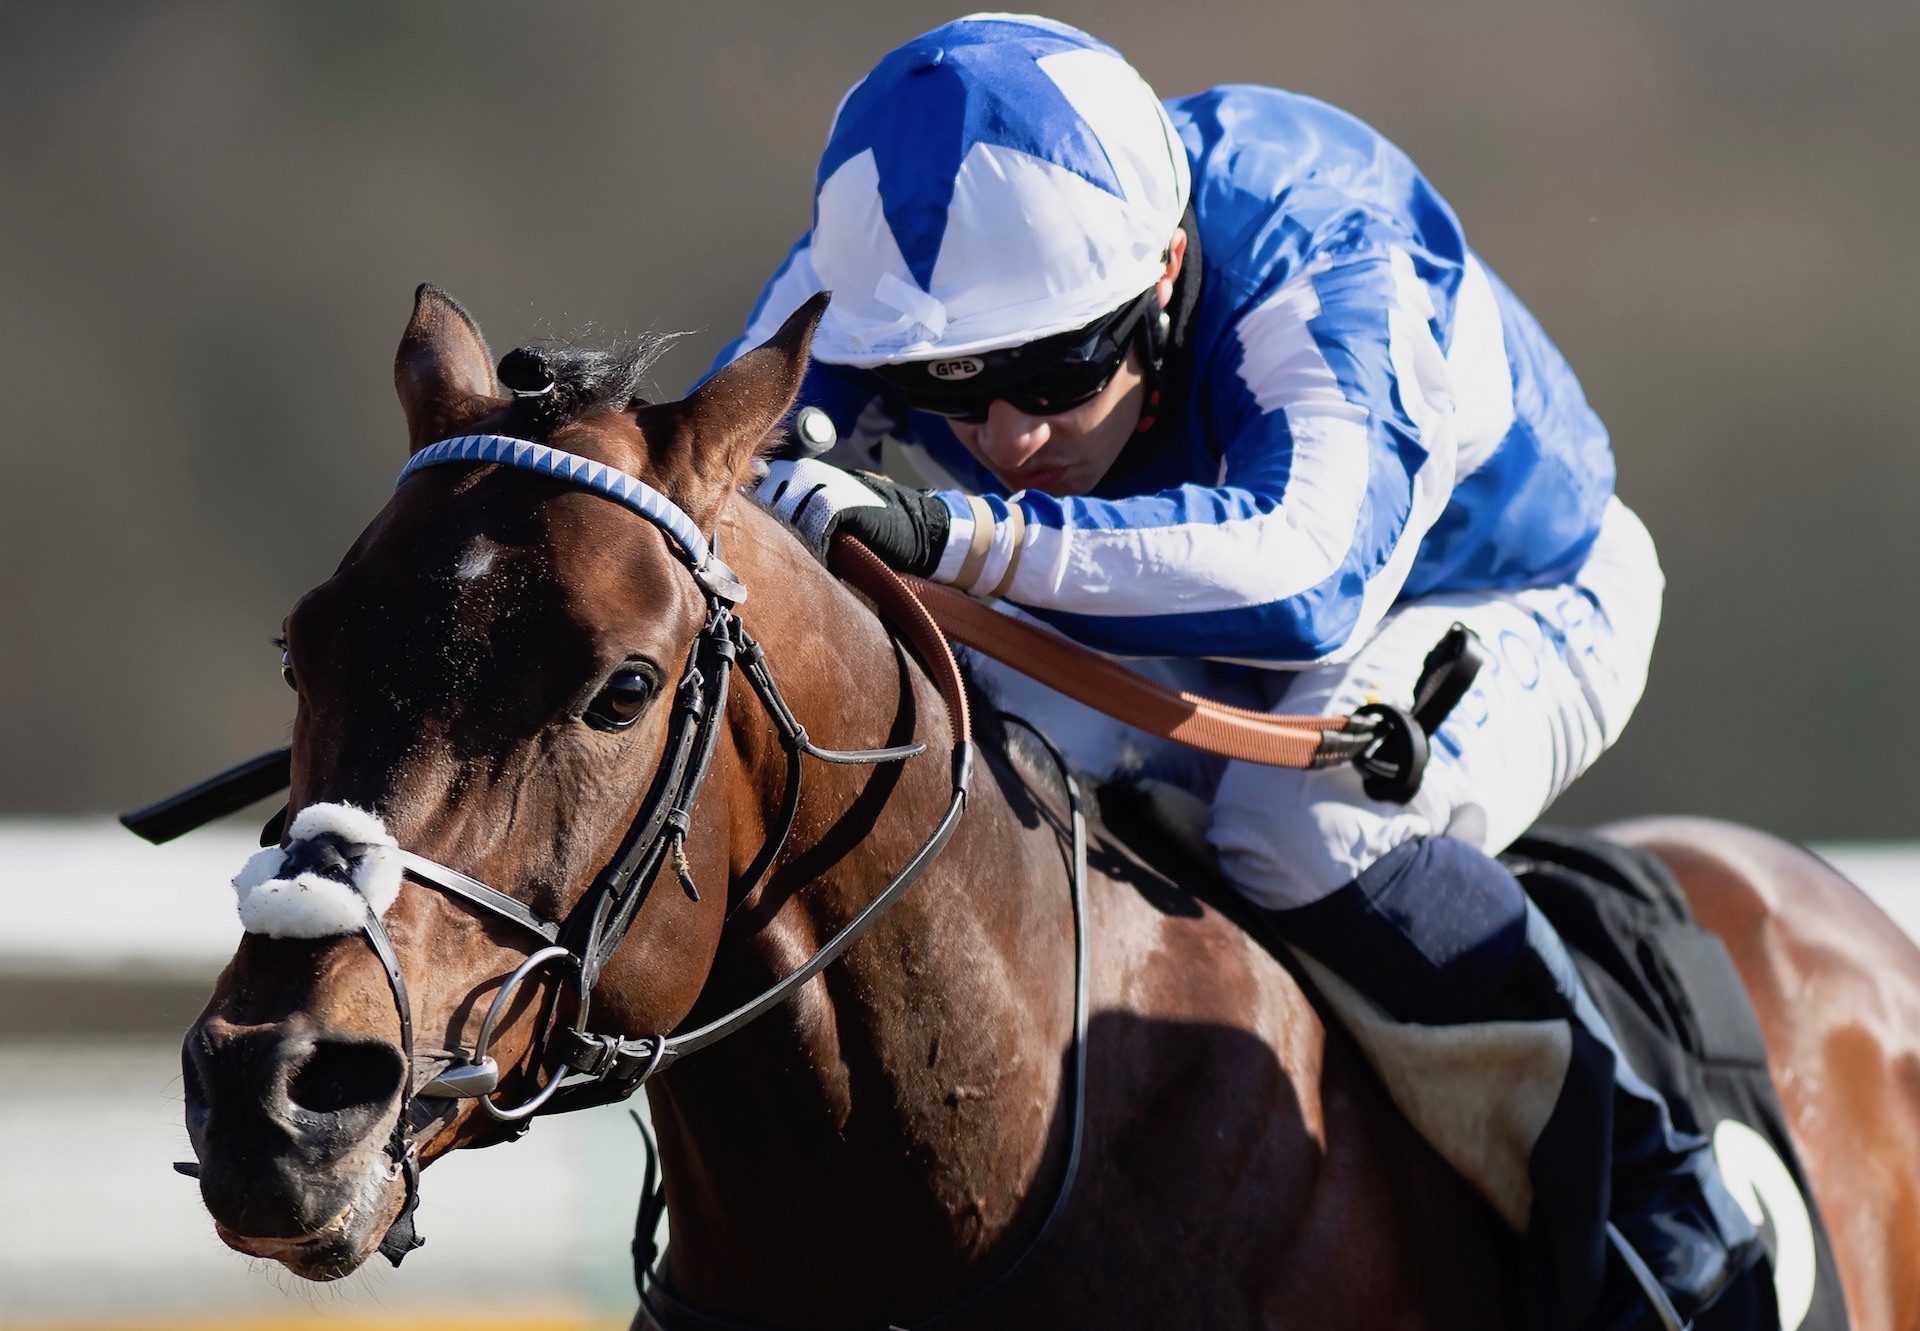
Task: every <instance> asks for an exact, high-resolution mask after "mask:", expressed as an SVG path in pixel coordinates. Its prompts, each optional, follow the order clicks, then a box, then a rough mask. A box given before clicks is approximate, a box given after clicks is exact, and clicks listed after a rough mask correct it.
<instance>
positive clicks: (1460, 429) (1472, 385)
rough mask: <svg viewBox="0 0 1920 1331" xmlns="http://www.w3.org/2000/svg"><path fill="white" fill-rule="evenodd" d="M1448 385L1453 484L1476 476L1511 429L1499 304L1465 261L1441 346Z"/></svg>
mask: <svg viewBox="0 0 1920 1331" xmlns="http://www.w3.org/2000/svg"><path fill="white" fill-rule="evenodd" d="M1447 368H1448V370H1449V371H1450V372H1451V375H1452V379H1453V395H1454V402H1455V412H1454V434H1455V437H1456V438H1457V439H1458V440H1459V449H1460V461H1459V466H1458V467H1457V468H1456V471H1455V476H1454V481H1455V484H1458V483H1459V482H1460V481H1461V480H1463V479H1465V478H1466V477H1468V476H1471V475H1473V473H1474V472H1475V471H1477V470H1479V468H1480V466H1481V464H1482V463H1484V462H1485V461H1486V460H1487V459H1488V458H1490V457H1492V456H1493V454H1494V452H1495V451H1496V450H1497V449H1498V448H1499V447H1500V441H1501V440H1503V439H1505V438H1506V437H1507V431H1509V430H1511V429H1512V428H1513V417H1514V409H1513V367H1512V365H1511V364H1509V362H1508V360H1507V339H1506V332H1505V330H1504V329H1503V328H1502V327H1501V323H1500V304H1499V301H1498V299H1497V298H1496V297H1495V296H1494V294H1493V283H1492V282H1490V281H1488V280H1487V270H1486V269H1485V268H1483V267H1481V266H1480V261H1479V260H1478V259H1476V258H1474V256H1473V255H1471V254H1469V255H1468V256H1467V262H1466V267H1465V268H1464V269H1463V270H1462V272H1461V275H1460V290H1459V291H1458V292H1457V293H1456V294H1455V295H1454V298H1453V328H1452V335H1451V337H1450V338H1449V339H1448V342H1447Z"/></svg>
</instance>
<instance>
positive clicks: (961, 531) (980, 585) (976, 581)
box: [932, 490, 1027, 597]
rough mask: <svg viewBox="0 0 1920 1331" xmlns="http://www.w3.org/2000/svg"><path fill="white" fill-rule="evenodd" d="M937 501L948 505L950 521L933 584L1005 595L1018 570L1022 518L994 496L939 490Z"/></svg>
mask: <svg viewBox="0 0 1920 1331" xmlns="http://www.w3.org/2000/svg"><path fill="white" fill-rule="evenodd" d="M936 497H937V498H939V499H940V500H941V502H942V503H944V504H945V505H946V507H947V513H948V515H949V518H950V521H949V522H948V525H947V543H946V548H945V549H944V550H942V551H941V552H940V562H939V563H938V564H937V565H935V567H934V571H933V575H932V576H933V579H934V581H936V582H946V583H951V584H952V585H954V586H956V587H958V588H960V590H962V591H964V592H966V593H967V594H969V595H971V596H987V597H993V596H1004V595H1006V594H1007V589H1008V588H1009V587H1011V586H1012V585H1013V575H1014V572H1015V571H1016V570H1017V569H1018V568H1019V565H1020V552H1021V550H1022V548H1023V545H1024V537H1025V535H1026V525H1027V523H1026V513H1025V512H1024V511H1023V510H1022V509H1021V507H1020V506H1019V505H1018V504H1009V503H1008V502H1007V501H1006V500H1004V499H1002V498H1000V497H999V496H997V495H996V496H992V497H986V496H982V495H975V494H968V493H966V492H965V491H963V490H940V491H937V492H936Z"/></svg>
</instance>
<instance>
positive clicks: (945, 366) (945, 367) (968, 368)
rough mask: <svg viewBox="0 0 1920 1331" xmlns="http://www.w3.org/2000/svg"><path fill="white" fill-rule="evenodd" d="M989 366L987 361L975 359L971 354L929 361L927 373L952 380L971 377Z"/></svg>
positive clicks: (937, 377)
mask: <svg viewBox="0 0 1920 1331" xmlns="http://www.w3.org/2000/svg"><path fill="white" fill-rule="evenodd" d="M986 368H987V363H986V362H985V361H980V360H975V359H974V358H973V357H971V356H962V357H960V358H959V359H958V360H937V361H932V362H929V363H928V365H927V373H928V374H930V375H932V376H933V377H934V378H936V379H941V380H946V381H948V382H952V381H954V380H959V379H971V378H973V376H974V375H976V374H978V373H980V371H982V370H984V369H986Z"/></svg>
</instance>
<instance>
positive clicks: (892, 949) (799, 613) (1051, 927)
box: [652, 505, 1072, 1316]
mask: <svg viewBox="0 0 1920 1331" xmlns="http://www.w3.org/2000/svg"><path fill="white" fill-rule="evenodd" d="M736 507H742V506H739V505H736ZM730 525H731V526H733V527H735V528H739V529H742V530H739V531H738V532H737V533H735V532H730V533H729V536H730V538H731V539H730V541H729V543H728V545H727V549H728V552H729V558H730V559H732V560H733V561H734V562H735V564H736V566H737V567H738V568H739V569H740V571H741V572H742V574H743V575H744V576H745V579H746V581H747V583H748V585H749V586H752V587H754V588H756V589H757V592H756V594H757V596H758V597H759V598H762V600H761V605H760V607H759V613H758V614H757V615H756V616H753V617H752V618H751V619H750V627H751V628H752V629H753V631H754V633H755V635H756V637H758V638H759V640H760V641H761V643H762V645H763V646H764V647H765V648H766V650H767V654H768V659H769V662H770V665H771V668H772V671H773V673H774V675H775V677H776V678H777V680H778V681H779V684H780V686H781V688H782V689H783V690H784V691H785V693H786V696H787V698H788V701H789V702H790V703H791V704H792V706H793V709H794V711H795V713H796V715H797V716H798V717H799V719H800V721H801V723H802V724H803V725H804V726H805V727H806V728H807V731H808V733H809V735H810V736H812V737H813V739H814V740H815V742H816V743H820V744H824V745H830V746H834V747H847V748H853V747H869V746H875V745H879V744H895V743H900V742H901V741H902V740H903V739H904V738H907V737H908V736H909V735H910V736H911V737H912V738H917V739H920V740H923V741H925V742H926V743H927V745H928V747H929V750H930V752H929V753H928V754H927V755H924V756H922V757H920V758H916V759H913V760H910V761H909V762H907V763H905V764H895V765H890V766H879V767H852V768H848V767H838V766H829V765H826V764H822V763H817V762H814V761H812V760H806V762H805V785H804V787H803V789H804V794H803V798H802V802H801V806H800V813H799V817H798V818H797V819H796V821H795V829H794V835H793V837H792V838H791V840H790V842H789V844H788V845H787V846H786V847H785V849H783V851H782V852H781V854H780V856H779V858H778V860H777V861H776V868H775V871H774V873H773V874H772V875H771V877H770V879H769V882H768V884H767V886H766V887H765V888H764V889H763V890H762V891H760V892H757V893H755V894H754V895H753V896H751V897H749V898H748V899H747V900H746V901H745V902H743V903H742V905H741V908H740V910H739V912H738V914H737V915H736V916H735V918H734V919H733V921H732V922H731V924H730V925H729V926H728V933H727V936H726V937H725V938H724V939H723V941H722V943H721V948H720V954H719V957H718V960H717V962H716V965H715V972H714V979H713V981H712V982H711V985H710V989H711V991H712V994H713V997H714V998H715V1000H716V1001H725V1002H733V1001H738V1000H739V999H740V998H742V997H744V996H746V995H747V994H749V993H751V992H755V991H758V990H760V989H763V988H765V987H766V986H767V985H768V984H770V983H772V981H774V980H775V979H777V978H779V977H780V976H782V975H784V974H786V973H788V972H790V971H791V970H792V969H793V968H794V967H795V966H797V965H799V964H800V963H801V962H802V961H804V960H805V959H806V957H808V956H809V955H810V954H811V953H812V952H813V951H814V949H815V948H816V947H817V946H819V944H820V943H821V942H823V941H824V940H825V939H826V938H827V937H828V936H830V935H831V933H832V932H833V931H834V930H835V929H836V928H837V927H838V926H840V925H841V924H843V923H844V922H845V921H846V920H847V919H849V918H851V916H852V915H853V914H854V913H855V912H856V911H857V910H858V909H859V908H860V907H861V906H863V905H865V904H866V903H867V902H868V901H870V900H871V899H872V898H873V896H874V895H875V894H876V893H877V892H878V891H880V890H881V888H882V887H884V886H885V884H886V883H887V882H888V881H889V879H890V878H891V877H892V876H893V874H894V873H895V872H896V871H897V870H898V869H899V868H900V867H901V866H902V865H903V864H905V863H906V862H907V860H908V859H909V858H910V857H911V856H912V854H913V852H914V851H915V850H916V849H917V848H918V847H919V845H920V844H921V842H922V841H923V840H924V839H925V838H926V836H927V835H928V833H929V832H930V831H931V830H932V829H933V827H934V825H935V824H936V823H937V821H938V819H939V817H940V816H941V814H942V812H944V810H945V808H946V804H947V799H948V795H949V791H950V787H949V763H948V759H947V749H948V745H949V738H948V731H947V728H946V709H945V706H944V704H943V702H942V700H941V699H940V696H939V694H938V692H937V690H935V689H934V687H933V686H932V685H931V683H930V682H929V681H928V680H927V678H926V676H925V674H924V673H923V672H922V671H921V670H920V669H919V668H918V666H917V665H916V664H915V663H913V662H912V661H911V660H910V659H909V658H908V656H907V654H906V653H905V652H904V651H903V650H901V649H899V648H896V647H895V645H894V644H893V642H892V640H891V639H890V638H889V637H888V635H887V633H886V631H885V629H884V628H883V627H882V626H881V625H880V624H879V623H878V622H877V621H876V620H875V619H874V617H873V616H872V614H871V613H869V612H868V611H867V610H866V609H865V607H864V606H863V605H861V604H860V603H859V602H858V601H857V600H856V598H854V597H853V596H851V595H850V594H849V593H848V592H847V591H846V590H845V589H844V588H842V587H840V586H839V585H838V584H837V583H835V582H834V581H833V580H832V579H831V578H829V577H827V576H826V574H825V573H824V571H823V570H821V569H820V568H819V567H818V566H817V565H815V564H814V563H812V561H810V560H808V559H806V558H805V556H804V555H803V554H802V553H801V552H800V551H799V549H798V547H797V546H795V545H794V544H793V542H792V541H791V540H790V539H788V538H786V537H785V536H784V535H783V534H781V533H779V532H777V531H772V530H769V528H770V527H771V522H770V520H769V519H766V518H765V517H764V516H763V515H761V514H758V513H757V512H755V513H753V514H751V515H744V516H743V517H741V518H740V519H738V520H736V521H735V522H733V523H732V524H730ZM752 608H754V607H752V606H751V605H750V609H752ZM742 693H744V690H743V691H742ZM735 706H736V711H735V715H734V723H735V724H734V727H733V742H734V757H735V759H736V760H737V761H738V762H739V763H740V765H741V768H742V769H743V770H744V772H745V773H746V775H747V777H748V780H747V781H746V782H745V783H744V784H746V785H748V786H750V787H751V788H752V789H754V790H755V791H756V795H755V798H754V800H750V801H748V802H749V803H757V805H758V807H757V808H752V809H745V810H735V811H734V814H733V826H734V829H735V831H734V836H735V840H736V844H735V846H734V852H733V853H734V867H735V870H736V872H737V871H738V869H739V868H740V866H741V865H742V864H743V863H744V862H746V861H748V860H750V859H751V858H752V856H753V854H754V852H755V851H756V850H757V849H758V844H759V843H758V839H757V838H758V834H759V833H760V832H762V831H764V830H765V828H766V826H767V825H768V823H769V822H771V821H772V814H773V810H774V807H775V806H776V805H777V801H778V795H779V791H780V785H781V781H782V779H783V777H784V773H785V766H784V765H785V761H786V760H785V755H784V753H783V752H782V751H781V750H780V749H779V748H778V746H777V745H776V744H774V742H773V738H772V732H771V730H770V728H769V726H768V724H767V722H766V720H765V718H764V717H763V716H761V715H760V714H759V712H758V709H757V706H756V705H755V704H753V703H752V702H751V700H748V699H745V698H743V697H739V696H736V700H735ZM1071 945H1072V925H1071V919H1070V915H1069V911H1068V898H1067V893H1066V887H1065V882H1064V870H1063V867H1062V855H1061V850H1060V846H1059V842H1058V841H1057V839H1056V837H1055V836H1054V833H1053V831H1052V829H1051V827H1050V826H1049V825H1048V824H1047V823H1046V821H1045V820H1044V819H1039V818H1035V817H1033V816H1031V814H1029V816H1028V817H1027V818H1026V819H1025V820H1024V822H1023V820H1022V819H1021V818H1019V817H1016V816H1015V814H1014V811H1013V810H1012V808H1011V807H1010V805H1009V804H1008V802H1007V799H1006V797H1005V795H1004V794H1003V792H1002V790H1001V788H1000V786H999V784H998V782H997V780H996V777H995V769H994V766H993V765H991V764H987V765H983V766H982V767H981V769H980V770H979V771H977V772H976V775H975V778H974V784H973V789H972V791H971V795H970V799H969V802H968V807H967V812H966V815H965V817H964V818H963V819H962V821H961V824H960V826H959V828H958V830H957V831H956V833H955V835H954V838H953V840H952V841H951V842H950V843H949V845H948V846H947V848H946V850H945V851H944V853H943V854H942V855H941V856H940V857H939V858H938V859H937V860H936V861H935V862H934V864H933V865H932V866H931V867H930V868H929V869H928V870H927V871H926V874H925V876H924V877H923V878H922V879H921V880H920V881H919V882H917V883H916V884H915V885H914V886H913V887H912V888H911V889H910V890H909V891H908V892H907V893H906V895H905V896H904V897H903V898H901V900H900V901H899V902H898V903H897V904H896V905H895V906H894V907H893V908H892V909H891V910H890V911H889V913H888V914H887V915H886V916H885V917H884V918H883V919H882V920H881V922H880V923H879V924H878V925H877V926H876V927H875V928H874V930H873V931H872V933H870V934H869V935H868V936H867V937H866V939H864V940H863V941H862V942H861V943H860V944H859V945H858V946H856V947H855V948H853V949H852V950H851V951H850V952H848V953H847V955H846V956H844V957H843V958H841V959H840V960H839V961H838V962H836V963H835V964H834V966H832V967H830V968H828V970H827V971H825V972H824V973H823V974H822V976H821V977H820V978H818V979H816V980H815V981H813V982H812V983H811V984H809V985H807V986H805V987H804V988H803V989H802V990H801V991H800V992H799V993H798V994H796V995H795V996H794V998H793V999H792V1000H790V1001H789V1002H788V1003H787V1004H785V1005H784V1007H783V1008H782V1009H780V1010H778V1011H776V1012H774V1013H772V1014H770V1015H769V1016H767V1017H766V1018H765V1019H764V1020H762V1021H761V1022H759V1023H758V1024H756V1025H755V1026H753V1027H751V1028H749V1029H748V1030H747V1031H745V1032H743V1033H742V1034H741V1035H739V1036H738V1037H736V1038H734V1039H733V1040H731V1041H728V1042H725V1043H723V1044H721V1045H719V1046H716V1047H715V1048H713V1049H712V1050H710V1051H707V1052H703V1053H702V1054H700V1055H699V1056H698V1057H696V1058H693V1059H690V1060H688V1061H687V1062H686V1063H685V1064H682V1065H680V1066H679V1067H678V1068H676V1069H675V1070H674V1071H673V1073H672V1074H671V1075H670V1076H669V1077H668V1078H666V1079H664V1084H662V1085H660V1087H659V1089H658V1090H657V1091H656V1092H655V1094H654V1095H653V1097H652V1104H653V1106H654V1111H655V1115H656V1118H657V1120H658V1122H659V1126H660V1130H661V1136H662V1140H663V1143H664V1144H665V1147H666V1159H667V1166H666V1168H667V1174H666V1177H667V1185H668V1196H669V1201H670V1222H669V1223H670V1225H671V1228H672V1231H673V1235H674V1257H673V1280H674V1282H675V1284H676V1286H677V1287H678V1288H679V1289H680V1291H681V1292H682V1293H683V1294H685V1295H686V1296H687V1297H688V1298H690V1299H692V1300H694V1301H695V1302H697V1303H701V1304H703V1305H710V1306H714V1307H716V1308H720V1309H731V1310H733V1311H735V1312H737V1313H740V1314H742V1315H745V1314H749V1313H753V1312H755V1311H765V1312H768V1313H771V1312H772V1311H774V1310H776V1309H781V1308H788V1309H790V1308H792V1307H793V1306H794V1304H795V1302H796V1300H802V1301H804V1302H805V1303H806V1304H807V1305H809V1306H819V1307H821V1308H822V1311H828V1310H829V1309H834V1310H838V1311H841V1312H844V1313H845V1314H847V1315H849V1316H857V1315H860V1314H863V1313H881V1312H886V1311H894V1310H897V1309H899V1308H900V1307H901V1306H903V1304H904V1305H906V1306H909V1307H911V1306H914V1305H922V1306H925V1305H927V1304H931V1303H937V1302H938V1301H941V1300H943V1299H945V1298H947V1297H950V1296H951V1294H952V1293H954V1292H956V1291H957V1290H959V1289H961V1288H963V1287H964V1286H965V1285H966V1284H967V1283H968V1282H969V1281H970V1280H972V1279H973V1277H974V1272H975V1269H976V1268H978V1267H980V1266H982V1265H983V1264H985V1265H991V1264H992V1262H993V1261H994V1260H997V1259H998V1258H999V1257H1000V1255H1001V1252H1002V1250H1003V1249H1004V1248H1005V1247H1006V1246H1007V1245H1008V1244H1011V1243H1014V1242H1017V1240H1018V1239H1019V1238H1020V1237H1021V1236H1022V1235H1023V1234H1024V1233H1025V1232H1026V1230H1028V1229H1029V1228H1031V1226H1032V1224H1033V1223H1035V1221H1036V1219H1037V1216H1036V1214H1035V1212H1036V1211H1037V1210H1038V1209H1039V1208H1040V1205H1042V1204H1043V1203H1044V1197H1040V1198H1039V1201H1038V1203H1033V1204H1029V1205H1027V1206H1025V1207H1024V1208H1023V1206H1022V1202H1023V1199H1025V1198H1026V1195H1027V1193H1028V1192H1029V1191H1035V1192H1037V1193H1040V1194H1044V1193H1045V1192H1046V1190H1047V1182H1048V1180H1050V1179H1051V1177H1052V1175H1053V1172H1054V1171H1055V1170H1056V1169H1057V1167H1058V1158H1059V1154H1060V1149H1061V1142H1062V1141H1063V1139H1064V1136H1065V1133H1064V1128H1063V1126H1059V1125H1056V1123H1055V1121H1054V1120H1055V1114H1056V1105H1058V1104H1062V1103H1064V1101H1063V1100H1062V1099H1061V1097H1060V1096H1059V1094H1058V1090H1059V1086H1060V1078H1061V1073H1062V1056H1063V1054H1064V1052H1065V1048H1066V1041H1067V1036H1068V1030H1069V1026H1070V1022H1071V994H1070V992H1069V985H1070V977H1071V975H1072V966H1071V960H1070V957H1071V952H1070V949H1071ZM1036 1180H1038V1182H1037V1184H1036ZM868 1300H871V1301H872V1304H873V1306H871V1307H868V1306H866V1301H868Z"/></svg>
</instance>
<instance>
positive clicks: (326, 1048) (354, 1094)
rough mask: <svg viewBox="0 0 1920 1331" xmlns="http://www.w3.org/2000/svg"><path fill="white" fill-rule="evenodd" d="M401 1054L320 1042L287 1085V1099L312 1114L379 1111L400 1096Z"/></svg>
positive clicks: (366, 1045)
mask: <svg viewBox="0 0 1920 1331" xmlns="http://www.w3.org/2000/svg"><path fill="white" fill-rule="evenodd" d="M403 1072H404V1069H403V1068H402V1067H401V1061H400V1051H399V1050H397V1049H394V1048H393V1047H392V1046H390V1045H384V1044H371V1043H366V1042H358V1041H356V1042H348V1041H344V1040H320V1041H317V1042H316V1043H315V1045H314V1048H313V1052H312V1053H311V1054H309V1055H308V1056H307V1058H306V1061H305V1062H303V1063H301V1065H300V1066H299V1067H298V1068H296V1069H294V1072H293V1076H292V1077H291V1078H290V1079H289V1080H288V1082H287V1098H288V1099H290V1100H291V1101H293V1104H294V1107H295V1108H298V1109H304V1110H306V1111H307V1112H308V1113H311V1114H339V1113H342V1112H345V1111H347V1110H352V1109H379V1108H383V1107H384V1106H385V1105H386V1103H387V1101H389V1100H391V1099H392V1098H393V1097H394V1096H395V1095H397V1094H399V1092H400V1079H401V1075H402V1073H403Z"/></svg>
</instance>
